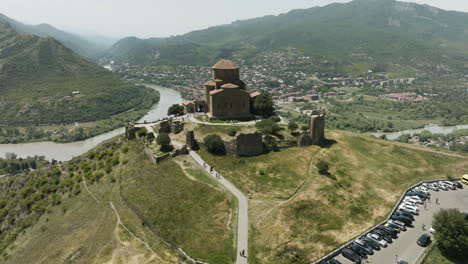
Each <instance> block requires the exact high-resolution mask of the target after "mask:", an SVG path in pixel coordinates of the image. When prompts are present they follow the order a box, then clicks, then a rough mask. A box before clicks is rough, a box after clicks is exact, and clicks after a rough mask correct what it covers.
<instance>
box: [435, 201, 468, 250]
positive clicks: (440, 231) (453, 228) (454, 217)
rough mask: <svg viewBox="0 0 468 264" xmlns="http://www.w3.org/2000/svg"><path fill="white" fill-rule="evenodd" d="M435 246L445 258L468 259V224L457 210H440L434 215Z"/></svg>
mask: <svg viewBox="0 0 468 264" xmlns="http://www.w3.org/2000/svg"><path fill="white" fill-rule="evenodd" d="M432 222H433V226H434V229H435V230H436V233H435V238H436V240H437V246H438V247H439V249H440V250H441V252H442V253H444V255H446V256H450V257H453V258H460V259H463V258H465V259H466V258H468V253H467V252H466V249H467V248H468V224H467V223H466V220H465V218H464V216H463V214H462V213H461V212H460V211H459V210H458V209H441V210H440V211H439V212H437V213H436V214H435V215H434V219H433V221H432Z"/></svg>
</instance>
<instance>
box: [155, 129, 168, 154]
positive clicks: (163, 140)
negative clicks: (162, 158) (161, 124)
mask: <svg viewBox="0 0 468 264" xmlns="http://www.w3.org/2000/svg"><path fill="white" fill-rule="evenodd" d="M156 143H158V145H160V146H161V151H170V149H171V138H170V137H169V135H168V134H166V133H160V134H159V135H158V137H157V138H156Z"/></svg>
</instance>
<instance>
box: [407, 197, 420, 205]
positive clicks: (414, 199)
mask: <svg viewBox="0 0 468 264" xmlns="http://www.w3.org/2000/svg"><path fill="white" fill-rule="evenodd" d="M403 201H409V202H412V203H414V204H422V203H423V201H422V200H421V199H420V198H419V197H417V196H405V198H403Z"/></svg>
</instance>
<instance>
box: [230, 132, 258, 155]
mask: <svg viewBox="0 0 468 264" xmlns="http://www.w3.org/2000/svg"><path fill="white" fill-rule="evenodd" d="M224 146H225V148H226V152H227V153H228V154H232V155H236V156H257V155H260V154H262V153H263V139H262V134H260V133H253V134H240V135H238V136H237V137H236V138H235V139H233V140H231V141H224Z"/></svg>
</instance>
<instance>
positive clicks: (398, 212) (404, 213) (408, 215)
mask: <svg viewBox="0 0 468 264" xmlns="http://www.w3.org/2000/svg"><path fill="white" fill-rule="evenodd" d="M393 214H397V215H402V216H406V217H408V218H409V219H411V221H414V215H413V214H412V213H408V212H405V211H396V212H394V213H393Z"/></svg>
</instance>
